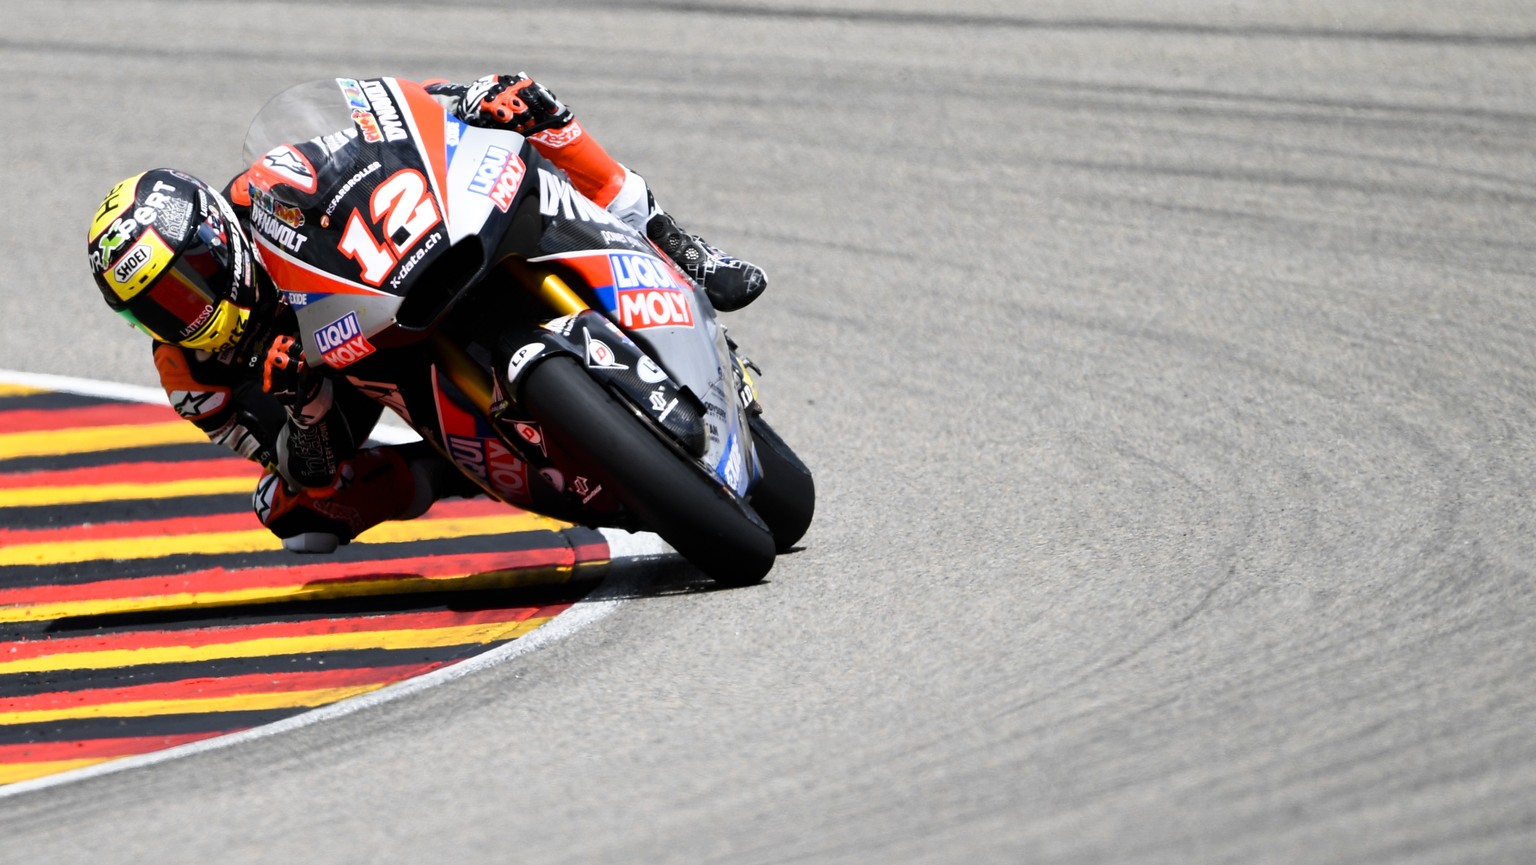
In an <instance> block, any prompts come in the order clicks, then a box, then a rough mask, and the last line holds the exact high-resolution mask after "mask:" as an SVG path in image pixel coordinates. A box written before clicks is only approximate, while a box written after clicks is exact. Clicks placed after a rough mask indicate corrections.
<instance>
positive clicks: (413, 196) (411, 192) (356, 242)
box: [336, 168, 442, 285]
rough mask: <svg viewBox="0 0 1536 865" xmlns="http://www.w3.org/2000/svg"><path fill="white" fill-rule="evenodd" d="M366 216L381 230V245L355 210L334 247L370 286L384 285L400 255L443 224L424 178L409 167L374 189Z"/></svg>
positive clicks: (360, 214) (359, 212) (359, 213)
mask: <svg viewBox="0 0 1536 865" xmlns="http://www.w3.org/2000/svg"><path fill="white" fill-rule="evenodd" d="M368 216H369V221H370V222H371V223H372V224H373V225H376V226H380V227H382V229H383V232H384V243H379V242H378V240H377V239H376V238H375V237H374V235H373V230H372V229H371V228H370V227H369V224H368V223H365V222H364V221H363V217H362V213H361V211H359V210H358V209H356V208H354V209H353V210H352V215H351V216H350V217H348V218H347V228H346V231H344V232H343V233H342V235H341V242H340V243H338V244H337V245H336V248H337V249H340V250H341V252H342V254H343V255H345V256H347V257H348V258H350V259H352V260H353V261H356V262H357V263H358V266H359V267H361V268H362V270H363V274H362V275H363V281H364V282H366V283H368V284H369V285H379V284H381V283H383V282H384V278H385V277H387V276H389V272H390V271H391V270H394V269H395V264H396V262H398V261H399V260H400V258H401V256H403V255H405V253H406V251H407V250H409V249H410V248H411V247H412V246H415V245H416V242H417V241H419V240H421V238H422V237H423V236H425V235H426V233H427V232H428V231H430V230H431V229H432V228H433V227H434V226H436V225H437V224H438V223H439V222H441V221H442V216H441V215H440V214H439V213H438V211H437V204H436V203H435V202H434V201H433V200H432V199H431V197H430V196H428V194H427V179H426V178H425V177H423V176H422V175H421V172H419V171H416V170H414V169H410V168H404V169H401V170H400V171H397V172H395V173H394V174H392V175H390V177H389V179H387V180H385V181H384V182H383V183H380V184H379V185H378V188H376V189H374V190H373V197H372V198H370V199H369V200H368Z"/></svg>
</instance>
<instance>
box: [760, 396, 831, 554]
mask: <svg viewBox="0 0 1536 865" xmlns="http://www.w3.org/2000/svg"><path fill="white" fill-rule="evenodd" d="M747 423H748V425H749V426H750V427H751V428H752V442H753V443H754V444H755V445H757V464H758V467H759V468H760V469H762V472H763V476H762V478H761V479H760V480H758V482H757V485H756V486H754V487H753V488H752V492H751V493H750V494H749V495H748V496H747V501H748V503H750V504H751V505H752V510H754V511H757V515H758V516H760V517H762V518H763V522H765V523H767V524H768V527H769V528H770V529H772V530H773V541H774V546H775V547H776V548H777V549H778V551H779V552H781V553H782V552H786V551H788V550H789V549H790V548H791V547H793V546H794V545H795V542H796V541H798V540H800V539H801V538H802V537H805V531H806V529H809V528H810V527H811V517H813V516H814V515H815V513H816V482H815V480H813V479H812V478H811V470H810V469H808V468H806V467H805V463H803V462H801V461H800V458H799V457H798V456H795V452H794V451H793V450H791V449H790V447H789V445H787V444H785V443H784V440H783V439H781V438H779V434H778V433H776V432H774V431H773V427H770V426H769V425H768V422H767V421H765V420H763V417H762V415H753V416H752V417H751V418H750V419H749V420H748V422H747Z"/></svg>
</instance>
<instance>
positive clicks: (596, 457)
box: [518, 356, 775, 586]
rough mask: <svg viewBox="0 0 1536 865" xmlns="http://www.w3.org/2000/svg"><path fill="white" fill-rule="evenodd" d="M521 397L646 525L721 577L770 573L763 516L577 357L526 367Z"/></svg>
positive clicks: (729, 580)
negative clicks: (693, 460)
mask: <svg viewBox="0 0 1536 865" xmlns="http://www.w3.org/2000/svg"><path fill="white" fill-rule="evenodd" d="M518 399H519V403H520V404H521V405H522V407H523V408H524V409H525V410H526V411H527V412H528V413H529V414H530V415H532V416H533V417H534V419H535V420H537V421H538V422H539V423H540V424H542V425H543V427H544V432H545V435H546V436H552V437H554V438H555V440H557V441H559V442H561V443H563V444H564V445H565V446H567V447H569V448H571V449H572V451H573V452H575V453H579V454H582V455H584V457H585V458H586V459H587V460H589V465H588V468H589V469H590V470H591V472H592V474H593V475H594V477H595V479H596V480H598V481H599V482H600V483H602V484H603V485H604V486H606V487H607V488H608V489H609V490H610V491H611V492H612V493H613V494H614V495H615V496H616V497H617V498H618V499H619V501H620V502H622V503H623V504H624V507H625V508H626V509H627V510H629V512H630V513H632V514H633V515H634V516H635V517H637V518H638V519H639V520H640V522H641V523H642V524H643V525H644V526H645V528H647V529H649V530H650V531H653V532H655V533H656V534H658V535H660V536H661V538H662V540H665V541H666V542H667V543H669V544H671V545H672V547H673V548H674V549H676V550H677V551H678V552H679V553H681V554H682V556H683V558H685V559H687V560H688V561H689V562H690V563H692V564H693V565H694V566H695V567H697V568H698V569H699V570H701V571H703V572H704V573H705V575H707V576H708V577H710V578H711V579H713V580H714V581H715V582H716V583H719V584H721V585H727V586H743V585H749V584H751V583H755V582H758V581H759V580H761V579H762V578H763V577H765V576H767V575H768V571H769V569H771V568H772V567H773V559H774V555H775V546H774V538H773V534H772V532H770V531H769V530H768V527H767V526H766V525H763V524H762V520H761V519H760V518H758V517H757V515H756V514H754V513H753V512H752V511H751V509H749V508H747V507H746V506H745V504H744V503H742V502H740V501H738V500H737V498H736V497H735V496H734V495H732V494H731V493H730V492H729V491H728V490H726V489H725V487H723V486H721V485H720V484H719V483H717V482H714V481H712V480H711V479H709V478H708V477H706V476H705V474H704V471H703V469H702V468H701V467H698V466H695V465H692V464H690V463H689V462H687V461H686V460H687V459H688V458H687V457H686V456H684V455H683V454H682V453H681V452H680V451H678V450H674V449H673V448H672V446H670V445H669V444H667V443H666V442H664V441H662V440H661V438H660V435H661V434H660V433H658V432H656V431H655V430H653V429H652V428H651V427H650V425H649V424H647V423H646V422H645V421H643V420H642V419H641V418H640V417H638V416H637V415H636V414H635V412H634V411H632V410H631V409H630V408H629V407H628V406H627V405H626V404H625V403H623V402H621V401H620V399H619V398H618V397H615V396H613V395H612V394H610V393H609V392H608V391H607V390H606V389H604V388H603V386H602V385H600V384H598V383H597V382H596V381H594V380H593V379H592V377H591V375H589V374H588V373H587V371H586V370H585V369H583V368H582V367H581V365H580V364H579V363H578V362H577V361H576V360H575V359H574V358H570V357H565V356H558V357H551V358H549V359H547V360H545V361H543V362H541V363H539V364H538V365H537V366H534V367H533V368H532V369H530V370H528V371H527V372H525V373H524V374H523V379H522V382H521V384H520V386H519V397H518Z"/></svg>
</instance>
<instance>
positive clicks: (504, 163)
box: [469, 145, 527, 213]
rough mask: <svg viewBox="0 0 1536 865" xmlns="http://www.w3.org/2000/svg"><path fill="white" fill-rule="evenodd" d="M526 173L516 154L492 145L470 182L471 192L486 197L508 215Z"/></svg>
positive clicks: (521, 161)
mask: <svg viewBox="0 0 1536 865" xmlns="http://www.w3.org/2000/svg"><path fill="white" fill-rule="evenodd" d="M525 171H527V168H526V167H525V166H524V165H523V160H522V159H520V158H519V157H518V155H517V154H516V153H513V152H512V151H510V150H508V149H506V148H505V147H496V146H495V145H492V146H491V147H488V148H486V151H485V156H484V158H482V159H481V160H480V167H479V168H477V169H475V176H474V178H473V179H471V180H470V181H469V191H470V192H473V193H476V194H478V195H484V196H485V197H486V198H489V199H490V200H491V201H492V202H493V203H495V205H496V206H497V207H498V208H500V209H501V212H502V213H506V212H507V208H509V207H511V206H512V196H514V195H516V194H517V188H518V187H519V186H521V185H522V182H523V173H524V172H525Z"/></svg>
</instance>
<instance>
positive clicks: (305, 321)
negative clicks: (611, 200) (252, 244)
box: [246, 78, 528, 368]
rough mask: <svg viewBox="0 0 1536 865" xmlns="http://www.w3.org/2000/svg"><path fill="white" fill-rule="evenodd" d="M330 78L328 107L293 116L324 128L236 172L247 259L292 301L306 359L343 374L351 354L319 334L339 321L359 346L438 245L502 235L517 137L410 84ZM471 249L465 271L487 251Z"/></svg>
mask: <svg viewBox="0 0 1536 865" xmlns="http://www.w3.org/2000/svg"><path fill="white" fill-rule="evenodd" d="M335 81H336V87H337V91H336V92H335V94H334V100H335V104H336V108H335V110H334V111H331V112H329V113H328V114H327V112H324V111H318V110H316V109H314V108H312V107H308V108H306V110H307V111H308V112H309V113H310V114H313V115H316V116H305V117H302V118H301V119H303V120H305V121H306V122H309V123H311V124H320V123H323V122H326V121H323V120H321V119H318V118H319V117H322V116H323V117H326V118H328V121H329V122H331V123H333V124H334V125H335V126H336V127H337V128H332V129H330V130H328V131H317V133H316V135H315V137H313V138H311V139H309V140H307V141H302V142H298V143H293V142H285V143H282V144H278V145H277V146H275V147H273V148H271V149H270V150H268V151H267V152H266V153H265V154H264V155H262V156H260V157H259V158H258V159H257V160H256V161H255V163H254V164H253V165H252V166H251V168H250V170H249V172H248V173H247V175H246V178H247V182H248V186H249V191H250V193H251V198H252V204H253V206H252V218H251V224H252V227H253V229H254V231H253V232H252V233H253V235H254V239H255V240H256V248H257V253H258V255H260V257H261V260H262V264H263V266H265V267H266V268H267V270H268V272H269V273H270V274H271V275H272V277H273V279H274V281H275V282H276V283H277V284H278V285H280V286H282V287H283V289H284V290H285V291H286V292H288V293H289V294H290V296H291V298H292V300H294V301H296V302H295V303H294V306H295V308H296V309H298V310H299V317H300V325H301V336H302V340H303V344H304V350H305V356H306V359H308V360H309V361H310V362H311V363H315V364H319V363H327V364H329V365H331V366H334V367H338V368H344V367H346V366H348V365H350V363H351V362H353V361H351V360H349V358H351V357H352V354H347V353H341V354H338V353H336V352H335V351H327V350H326V349H325V348H323V347H322V343H324V342H325V340H324V339H323V338H322V337H320V336H319V335H320V334H323V333H324V332H325V330H326V329H327V328H330V327H333V326H334V325H336V323H337V322H339V321H341V320H342V319H343V318H344V317H345V316H346V315H348V314H349V313H351V314H355V316H356V321H355V325H356V329H357V331H358V333H359V334H360V335H361V336H362V337H363V338H364V339H370V340H371V339H374V338H375V337H376V336H377V335H378V334H380V333H382V332H384V331H386V330H390V329H391V328H392V327H393V326H394V325H396V324H397V322H398V321H399V316H400V308H401V306H402V305H403V304H404V303H405V301H404V298H405V297H406V296H407V295H408V294H409V292H410V289H411V286H412V285H413V284H414V283H415V282H416V281H417V280H418V279H419V278H420V277H421V275H422V274H424V273H426V272H428V271H430V270H431V269H432V265H433V264H434V263H436V262H438V261H440V260H441V259H442V258H443V257H444V256H445V255H447V253H448V251H449V250H450V249H451V248H453V247H454V246H455V245H456V244H458V243H460V242H461V241H463V240H465V239H466V238H470V237H473V236H475V235H478V234H483V235H485V236H487V237H500V236H501V235H502V234H504V233H505V230H506V227H507V223H508V221H509V220H511V219H513V218H514V217H515V215H516V213H515V211H516V208H515V207H514V202H515V201H516V199H518V198H519V197H520V195H521V194H522V193H523V192H524V189H523V182H522V181H523V177H524V176H525V174H526V172H527V170H528V167H527V165H526V163H525V161H524V159H523V151H524V146H523V145H524V140H523V137H522V136H520V135H518V134H516V133H513V132H506V131H502V130H491V129H479V128H475V127H471V126H468V125H466V124H464V123H462V122H460V121H459V120H457V119H456V118H453V117H451V116H450V115H449V114H447V112H446V111H444V109H443V107H442V106H441V105H440V104H439V103H438V102H437V101H436V100H435V99H433V98H432V97H431V96H430V95H429V94H427V92H426V91H425V90H423V89H422V88H421V86H420V85H418V84H415V83H414V82H409V81H402V80H397V79H392V78H373V79H362V80H358V79H347V78H338V79H335ZM343 118H344V119H343ZM273 125H274V126H277V125H278V124H277V123H274V124H273ZM333 190H334V191H333ZM474 252H478V253H479V254H478V255H476V256H475V258H476V259H477V260H475V261H472V262H468V268H469V271H470V274H469V275H470V276H471V277H473V276H477V275H478V274H479V273H480V272H483V271H484V270H485V269H486V267H488V265H489V264H490V263H491V262H492V259H493V258H494V256H495V255H496V250H494V249H488V248H484V246H482V248H480V249H477V250H474ZM464 281H465V282H466V284H467V283H468V282H470V281H473V280H472V278H471V279H466V280H464ZM445 306H446V305H445ZM348 326H349V327H350V326H351V323H350V322H349V323H348ZM424 329H425V328H419V330H424Z"/></svg>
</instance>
